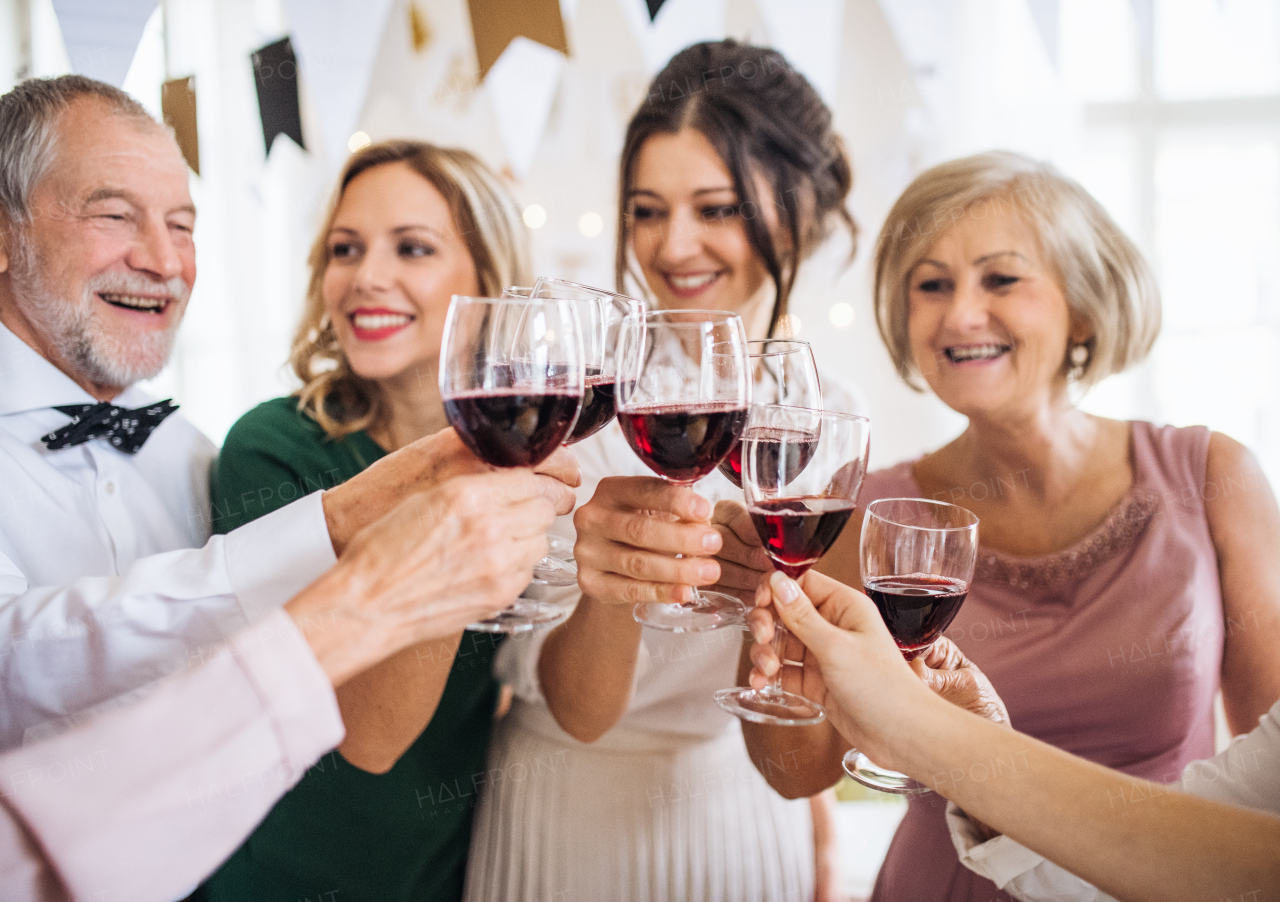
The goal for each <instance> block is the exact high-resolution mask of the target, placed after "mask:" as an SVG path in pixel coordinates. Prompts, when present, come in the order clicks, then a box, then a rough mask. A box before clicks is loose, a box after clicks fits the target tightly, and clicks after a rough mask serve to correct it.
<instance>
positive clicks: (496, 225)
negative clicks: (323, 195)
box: [199, 141, 563, 902]
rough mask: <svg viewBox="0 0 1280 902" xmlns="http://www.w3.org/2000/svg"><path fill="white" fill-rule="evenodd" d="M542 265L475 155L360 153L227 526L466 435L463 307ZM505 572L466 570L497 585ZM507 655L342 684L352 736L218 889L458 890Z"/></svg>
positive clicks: (226, 478)
mask: <svg viewBox="0 0 1280 902" xmlns="http://www.w3.org/2000/svg"><path fill="white" fill-rule="evenodd" d="M528 260H529V256H528V243H527V236H526V232H525V228H524V225H523V224H522V223H521V222H520V217H519V212H518V209H517V207H516V205H515V203H514V201H513V200H512V198H511V197H510V195H509V194H508V193H507V191H506V189H505V188H504V187H503V185H502V183H501V182H500V181H499V180H498V179H497V177H496V176H495V175H494V174H493V173H492V172H490V171H489V169H488V168H486V167H485V166H484V165H483V164H482V163H481V162H480V161H479V160H477V159H476V158H475V157H473V156H472V155H471V154H469V153H466V152H465V151H460V150H447V149H442V148H438V147H433V146H431V145H428V144H423V143H420V142H413V141H390V142H386V143H382V144H374V145H371V146H369V147H366V148H364V149H363V150H361V151H359V152H358V153H356V154H355V155H354V156H353V157H352V158H351V159H350V161H349V162H348V163H347V166H346V168H345V170H344V172H343V174H342V177H341V179H340V181H339V184H338V189H337V192H336V194H335V197H334V200H333V204H332V206H331V207H330V209H329V213H328V215H327V217H326V219H325V224H324V227H323V228H322V229H321V230H320V235H319V237H318V238H317V239H316V243H315V246H314V248H313V250H312V252H311V282H310V287H309V290H308V292H307V300H306V310H305V312H304V315H303V318H302V323H301V324H300V326H299V328H298V334H297V338H296V340H295V342H294V349H293V358H292V359H293V367H294V371H295V372H296V373H297V375H298V378H299V379H300V380H301V381H302V383H303V387H302V389H301V390H300V391H299V392H298V393H297V394H296V395H294V396H292V397H287V398H277V399H275V400H273V401H268V402H267V403H265V404H262V405H260V406H259V407H257V408H255V409H254V410H252V411H250V412H249V413H247V414H245V416H244V417H243V418H241V420H240V421H239V422H238V423H236V425H235V426H234V427H233V428H232V430H231V432H230V434H229V435H228V436H227V441H226V444H225V446H224V447H223V450H222V456H221V459H220V460H219V463H218V469H217V473H216V477H215V481H214V488H213V503H214V508H215V511H216V512H217V513H216V515H215V527H216V528H217V529H218V530H219V531H227V530H230V529H232V528H234V527H236V526H238V525H240V524H241V523H243V522H245V521H246V520H250V519H253V518H254V517H257V516H261V515H262V514H264V513H266V512H267V511H269V510H271V509H272V508H273V507H276V506H278V505H281V504H284V503H287V502H288V501H289V500H291V499H292V498H294V497H297V496H298V495H301V494H306V493H307V492H309V491H314V490H317V489H320V488H328V487H330V486H332V485H334V484H335V483H337V482H341V481H343V480H345V479H347V478H349V477H351V476H353V475H354V474H356V473H358V472H359V471H360V470H362V469H364V468H365V467H367V466H369V465H371V464H373V463H374V462H375V461H377V460H378V459H379V458H381V457H383V456H384V455H385V454H387V453H388V452H391V451H394V450H396V449H397V448H400V447H402V446H404V445H406V444H409V443H410V442H412V441H414V440H416V439H418V438H421V437H422V436H424V435H428V434H430V433H434V432H437V431H439V430H441V429H444V428H445V427H447V426H448V422H447V420H446V418H445V414H444V408H443V405H442V403H441V400H440V396H439V391H438V389H437V384H436V366H437V361H438V358H439V353H440V340H441V336H442V332H443V329H444V321H445V314H446V312H447V310H448V308H449V299H450V297H451V296H452V295H454V294H463V295H477V294H488V295H497V294H498V293H499V292H500V291H501V289H502V288H503V286H506V285H510V284H513V283H527V282H528V281H529V275H530V273H529V263H528ZM552 461H555V458H553V459H552ZM548 463H549V464H551V465H552V466H554V465H555V464H553V463H552V462H551V461H549V462H548ZM561 463H563V461H562V462H561ZM512 539H514V537H512ZM508 541H509V540H508ZM506 544H507V542H506V541H499V542H496V543H495V545H494V547H493V549H492V553H493V555H495V556H497V555H501V554H502V553H503V548H504V547H505V545H506ZM497 560H498V558H497V557H495V558H494V559H493V560H478V561H458V562H451V564H452V565H453V566H456V567H458V568H459V569H460V571H465V572H467V573H470V574H471V576H472V578H473V579H474V580H476V581H477V583H481V582H483V581H484V580H487V579H492V578H493V577H494V576H495V575H496V574H497V573H498V572H499V571H498V568H497V567H496V562H497ZM521 588H523V587H516V588H514V589H513V590H512V595H515V594H516V593H518V592H519V591H520V589H521ZM493 652H494V645H493V643H492V642H491V641H490V637H489V636H488V635H486V634H479V633H462V634H460V635H458V634H455V635H453V636H451V637H449V638H448V639H446V640H444V641H439V642H434V643H426V644H422V645H418V646H415V647H413V648H410V649H408V650H407V651H405V652H402V653H401V654H399V655H398V656H396V657H393V658H391V659H390V660H389V661H388V662H386V663H385V664H383V665H381V666H380V667H379V668H376V669H375V670H373V671H370V672H369V673H368V674H366V675H364V676H363V677H361V678H359V679H357V680H353V681H351V682H350V683H348V684H346V685H345V686H343V687H342V688H341V689H340V690H339V691H338V702H339V706H340V707H341V709H342V718H343V721H344V723H345V724H346V728H347V738H346V740H345V741H344V742H343V744H342V745H341V746H339V748H338V749H337V751H336V753H334V754H330V755H328V756H326V757H325V758H323V759H321V761H320V763H319V764H317V765H316V766H315V767H313V768H312V769H311V770H310V771H308V773H307V774H306V775H305V776H304V777H303V779H302V781H301V782H300V783H299V784H298V785H297V786H296V787H295V788H294V789H293V790H292V791H291V792H290V793H289V794H288V795H286V796H285V797H284V799H282V800H281V802H280V803H279V804H278V805H277V806H276V807H275V809H274V810H273V811H272V812H271V813H270V814H269V815H268V816H267V818H266V820H265V821H264V822H263V823H262V825H261V826H260V827H259V828H258V829H257V831H256V832H255V833H254V834H253V835H252V836H251V837H250V838H249V839H248V841H247V842H246V843H245V844H244V845H243V846H242V847H241V848H240V849H239V850H238V851H237V852H236V853H235V854H234V855H232V857H231V859H230V860H229V861H228V862H227V863H226V864H225V865H223V867H222V869H221V870H220V871H218V873H217V874H215V875H214V876H213V877H212V878H210V880H209V881H208V883H206V884H205V885H204V886H203V887H202V888H201V889H200V891H199V894H200V897H202V898H205V899H208V900H255V902H256V900H261V899H268V898H270V899H290V900H294V899H300V898H310V897H313V896H314V895H315V893H316V892H321V894H322V895H333V896H334V897H335V898H338V899H370V900H377V902H397V900H406V902H407V900H414V902H420V900H445V899H456V898H458V897H459V896H460V895H461V893H462V880H463V873H464V868H465V865H466V856H467V848H468V842H469V835H470V830H471V813H472V808H473V805H474V802H475V798H476V795H477V793H478V792H479V791H480V789H481V786H482V785H483V774H484V770H485V767H484V756H485V750H486V748H487V745H488V740H489V730H490V725H491V724H492V721H493V713H494V706H495V703H496V700H497V698H498V685H497V683H496V682H495V681H494V679H493V677H492V676H491V674H490V666H489V661H490V658H491V657H492V655H493Z"/></svg>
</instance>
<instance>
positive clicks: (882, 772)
mask: <svg viewBox="0 0 1280 902" xmlns="http://www.w3.org/2000/svg"><path fill="white" fill-rule="evenodd" d="M859 555H860V558H861V565H862V585H863V587H864V588H865V589H866V592H867V595H869V596H870V597H871V600H872V601H874V602H875V605H876V607H877V608H878V609H879V611H880V616H881V617H882V618H884V622H885V625H886V626H887V627H888V628H889V633H890V635H892V636H893V638H894V641H895V642H896V643H897V645H898V649H899V651H901V652H902V656H903V657H904V658H906V659H907V660H908V661H910V660H911V659H912V658H915V657H917V656H919V655H920V654H921V653H923V652H925V651H926V650H928V648H929V646H930V645H932V644H933V643H934V642H936V641H937V639H938V637H939V636H940V635H942V631H943V630H945V629H946V628H947V627H948V626H950V625H951V621H952V619H953V618H954V617H955V616H956V613H957V612H958V611H959V610H960V605H961V604H963V603H964V600H965V596H967V595H968V594H969V583H970V582H971V581H972V580H973V569H974V564H975V563H976V562H977V557H978V518H977V517H976V516H974V514H973V512H972V511H968V510H965V509H964V508H963V507H957V506H956V505H954V504H947V503H946V502H943V501H932V500H930V499H927V498H879V499H877V500H875V501H872V502H871V503H870V504H868V505H867V512H866V514H865V515H864V516H863V518H862V536H861V539H860V544H859ZM842 764H843V765H844V769H845V773H847V774H848V775H849V776H851V777H853V779H855V780H857V781H858V782H859V783H861V784H862V785H863V786H869V787H871V788H872V789H878V790H880V791H881V792H898V793H918V792H928V791H929V789H928V787H927V786H924V785H923V784H921V783H917V782H916V781H915V780H912V779H911V778H910V777H908V776H907V775H906V774H900V773H898V772H897V771H893V770H889V769H887V768H884V767H880V766H879V765H877V764H876V763H875V762H873V761H871V760H870V759H868V758H867V756H866V755H864V754H862V753H861V752H859V751H858V750H857V749H850V750H849V751H848V752H847V753H846V754H845V756H844V760H843V762H842Z"/></svg>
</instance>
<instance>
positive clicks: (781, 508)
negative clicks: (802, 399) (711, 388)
mask: <svg viewBox="0 0 1280 902" xmlns="http://www.w3.org/2000/svg"><path fill="white" fill-rule="evenodd" d="M870 439H871V422H870V421H869V420H868V419H867V418H866V417H860V416H854V415H852V414H844V413H826V412H823V411H821V410H808V409H805V408H802V407H783V406H780V405H772V404H771V405H759V406H754V407H752V408H751V417H750V419H749V420H748V421H747V430H746V432H744V433H743V435H742V463H743V471H742V476H743V479H742V490H743V493H744V494H745V495H746V499H747V510H748V512H749V513H750V514H751V522H752V523H753V524H755V527H756V532H757V533H758V534H759V535H760V541H761V542H762V543H763V544H764V550H765V553H766V554H768V555H769V557H770V559H771V560H772V561H773V565H774V567H776V568H777V569H778V570H781V571H782V572H783V573H785V574H786V575H787V576H789V577H791V578H792V579H799V578H800V577H801V576H803V575H804V574H805V573H806V572H808V570H809V568H810V567H812V566H813V565H814V564H816V563H817V562H818V559H819V558H821V557H822V555H823V554H825V553H826V551H827V549H828V548H830V547H831V543H832V542H834V541H835V540H836V539H837V538H838V537H839V535H840V533H841V531H842V530H843V529H844V526H845V524H846V523H847V522H848V521H849V517H850V516H851V515H852V514H853V511H854V505H855V503H856V502H857V500H858V490H859V489H860V488H862V478H863V477H864V476H865V475H866V472H867V450H868V448H869V446H870ZM785 634H786V631H785V630H784V629H783V627H782V624H781V623H780V622H778V620H777V618H775V619H774V627H773V647H774V650H775V651H777V652H778V658H779V660H781V659H782V643H783V637H784V636H785ZM715 699H716V704H718V705H719V706H720V707H721V708H724V709H725V710H726V711H728V712H729V713H730V714H736V715H737V716H738V717H741V718H742V719H743V720H749V721H752V722H754V723H765V724H775V725H781V726H805V725H808V724H815V723H820V722H821V721H822V720H823V719H824V718H825V717H826V716H827V715H826V712H825V711H823V710H822V706H821V705H818V704H815V703H814V702H811V701H809V700H808V699H807V698H804V697H803V696H800V695H794V694H792V693H790V692H784V691H783V690H782V668H781V667H779V668H778V673H777V674H775V675H774V676H773V677H772V678H771V679H770V680H769V684H768V685H767V686H765V688H764V689H752V688H750V687H748V686H740V687H737V688H734V689H721V690H720V691H718V692H717V693H716V694H715Z"/></svg>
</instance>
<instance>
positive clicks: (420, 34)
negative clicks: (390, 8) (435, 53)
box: [409, 0, 431, 53]
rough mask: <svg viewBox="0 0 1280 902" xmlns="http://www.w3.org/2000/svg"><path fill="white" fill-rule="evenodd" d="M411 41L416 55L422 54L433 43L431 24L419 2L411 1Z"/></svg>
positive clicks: (416, 0)
mask: <svg viewBox="0 0 1280 902" xmlns="http://www.w3.org/2000/svg"><path fill="white" fill-rule="evenodd" d="M409 39H410V41H411V42H412V43H413V52H414V53H421V52H422V51H424V50H426V49H427V45H428V44H430V43H431V23H430V22H428V21H427V14H426V13H425V12H423V10H422V7H421V6H419V5H418V0H409Z"/></svg>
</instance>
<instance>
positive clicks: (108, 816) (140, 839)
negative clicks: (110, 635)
mask: <svg viewBox="0 0 1280 902" xmlns="http://www.w3.org/2000/svg"><path fill="white" fill-rule="evenodd" d="M342 737H343V725H342V718H341V715H340V714H339V712H338V705H337V700H336V698H335V696H334V693H333V688H332V686H330V684H329V680H328V678H327V677H326V675H325V673H324V671H323V670H322V669H321V668H320V665H319V663H318V662H317V661H316V659H315V657H314V655H312V653H311V649H310V647H309V646H308V645H307V643H306V641H305V639H303V637H302V634H301V633H300V632H298V629H297V627H295V626H294V623H293V621H292V620H291V619H290V618H289V616H288V614H286V613H285V612H283V611H279V610H278V611H276V612H275V613H273V614H270V615H268V616H267V617H265V618H264V619H263V620H261V621H260V622H259V623H258V624H257V625H255V626H252V627H250V628H248V629H246V630H244V631H243V632H241V633H239V634H238V635H237V636H236V637H235V638H234V639H232V640H231V642H230V643H228V645H227V647H226V648H225V649H223V650H222V651H221V652H220V653H218V654H216V655H215V656H213V657H212V658H210V659H208V660H207V661H205V662H204V663H202V664H200V665H199V666H197V667H194V668H192V669H190V670H187V671H186V672H184V673H182V674H179V675H176V676H173V677H170V678H168V679H166V680H163V681H162V682H160V683H159V684H157V686H156V688H155V690H154V691H153V692H152V693H150V694H149V695H147V696H146V697H145V698H144V699H143V700H142V701H140V702H138V703H136V704H132V705H129V706H128V707H123V708H119V709H116V710H113V711H110V712H109V713H106V714H104V715H103V716H102V717H100V718H97V719H95V720H93V721H91V722H89V723H86V724H84V725H83V726H81V727H78V728H76V729H75V730H73V731H71V732H68V733H66V734H64V735H62V736H59V737H57V738H54V739H51V740H49V741H46V742H41V743H38V744H36V745H32V746H28V747H25V748H22V749H18V750H15V751H12V752H9V753H7V754H5V755H4V756H3V757H0V794H2V795H3V799H2V800H0V802H2V804H0V899H5V900H6V902H19V900H28V899H38V900H49V899H65V898H76V899H95V898H111V899H130V900H135V902H146V900H155V902H169V900H172V899H174V898H180V897H181V896H183V895H184V894H186V893H187V892H189V891H190V890H191V889H192V888H194V886H195V884H196V883H197V882H198V881H199V880H200V879H202V878H203V877H205V876H207V875H208V874H209V873H210V872H212V871H213V870H214V868H216V867H217V866H218V864H219V863H221V862H222V861H223V860H224V859H225V858H226V857H227V856H228V855H230V854H231V852H232V851H233V850H234V849H235V848H236V847H237V846H238V845H239V844H240V843H241V842H242V841H243V840H244V838H245V837H246V836H247V835H248V834H249V833H250V831H251V830H252V829H253V828H254V827H255V826H256V825H257V824H258V822H259V821H261V820H262V818H263V817H264V816H266V814H267V812H268V811H269V810H270V809H271V807H272V805H274V804H275V802H276V800H278V799H279V798H280V796H281V795H282V794H284V792H286V791H287V790H288V789H289V788H291V787H292V786H293V785H294V784H295V783H296V782H297V781H298V780H299V779H300V778H301V777H302V775H303V773H304V772H305V771H306V769H307V768H308V767H309V766H310V765H311V764H313V763H314V762H315V760H316V759H317V758H318V757H319V756H320V755H322V754H323V753H324V752H326V751H328V750H329V749H332V748H334V747H335V746H336V745H338V743H339V742H341V740H342Z"/></svg>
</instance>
